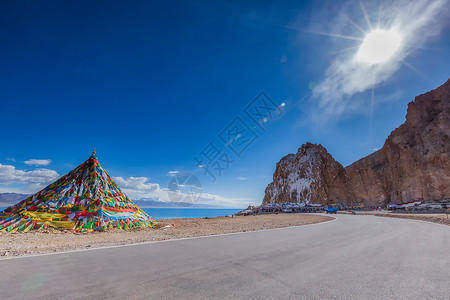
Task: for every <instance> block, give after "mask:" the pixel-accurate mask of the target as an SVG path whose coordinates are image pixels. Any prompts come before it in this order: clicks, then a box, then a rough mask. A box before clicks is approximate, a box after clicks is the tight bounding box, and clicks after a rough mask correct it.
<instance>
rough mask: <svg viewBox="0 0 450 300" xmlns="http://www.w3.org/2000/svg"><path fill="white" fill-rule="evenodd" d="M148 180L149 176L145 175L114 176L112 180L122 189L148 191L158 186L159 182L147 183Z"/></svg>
mask: <svg viewBox="0 0 450 300" xmlns="http://www.w3.org/2000/svg"><path fill="white" fill-rule="evenodd" d="M148 180H149V178H147V177H128V178H127V179H124V178H123V177H114V181H115V182H116V183H117V184H118V185H119V186H120V187H122V188H124V189H129V190H136V191H140V192H148V191H153V190H155V189H157V188H159V184H157V183H150V182H148V183H147V181H148Z"/></svg>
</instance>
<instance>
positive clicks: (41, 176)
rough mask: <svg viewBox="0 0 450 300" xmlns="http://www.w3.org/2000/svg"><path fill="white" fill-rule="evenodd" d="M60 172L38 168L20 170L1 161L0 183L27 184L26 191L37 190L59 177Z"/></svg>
mask: <svg viewBox="0 0 450 300" xmlns="http://www.w3.org/2000/svg"><path fill="white" fill-rule="evenodd" d="M59 177H60V176H59V174H58V173H57V172H56V171H54V170H49V169H37V170H33V171H24V170H18V169H16V167H14V166H11V165H3V164H1V163H0V184H2V185H8V184H14V183H19V184H25V185H27V186H28V189H27V190H26V191H24V192H30V191H31V192H37V190H39V189H41V188H43V187H45V186H46V185H48V184H50V183H52V182H53V181H55V180H57V179H58V178H59Z"/></svg>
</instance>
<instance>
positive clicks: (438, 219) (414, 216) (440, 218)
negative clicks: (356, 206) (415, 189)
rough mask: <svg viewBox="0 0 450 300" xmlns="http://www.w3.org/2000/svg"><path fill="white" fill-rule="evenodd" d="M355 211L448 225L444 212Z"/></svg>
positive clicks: (362, 213) (449, 224) (448, 221)
mask: <svg viewBox="0 0 450 300" xmlns="http://www.w3.org/2000/svg"><path fill="white" fill-rule="evenodd" d="M339 213H340V214H350V212H339ZM355 213H356V214H358V215H373V216H378V217H388V218H399V219H411V220H420V221H427V222H433V223H438V224H442V225H448V226H450V216H449V217H448V218H447V215H446V214H444V213H441V214H440V213H430V214H420V213H397V212H390V211H357V212H355Z"/></svg>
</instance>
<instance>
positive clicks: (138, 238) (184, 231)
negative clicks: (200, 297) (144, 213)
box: [0, 214, 333, 257]
mask: <svg viewBox="0 0 450 300" xmlns="http://www.w3.org/2000/svg"><path fill="white" fill-rule="evenodd" d="M331 219H333V218H330V217H327V216H320V215H305V214H273V215H258V216H240V217H234V218H231V217H217V218H207V219H170V220H159V223H158V224H157V226H156V227H155V228H141V227H138V228H134V229H131V230H128V231H125V230H121V229H117V228H114V229H110V230H108V231H105V232H92V233H88V234H75V233H72V232H70V231H68V230H59V229H53V228H49V229H44V230H40V231H31V232H26V233H23V232H17V233H8V232H0V257H8V256H22V255H31V254H40V253H52V252H61V251H69V250H78V249H88V248H98V247H105V246H117V245H126V244H135V243H142V242H151V241H162V240H169V239H179V238H186V237H198V236H208V235H216V234H224V233H235V232H246V231H255V230H264V229H274V228H282V227H290V226H300V225H307V224H314V223H320V222H325V221H328V220H331Z"/></svg>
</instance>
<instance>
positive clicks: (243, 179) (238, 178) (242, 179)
mask: <svg viewBox="0 0 450 300" xmlns="http://www.w3.org/2000/svg"><path fill="white" fill-rule="evenodd" d="M236 179H237V180H240V181H245V180H248V178H247V177H241V176H239V177H237V178H236Z"/></svg>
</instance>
